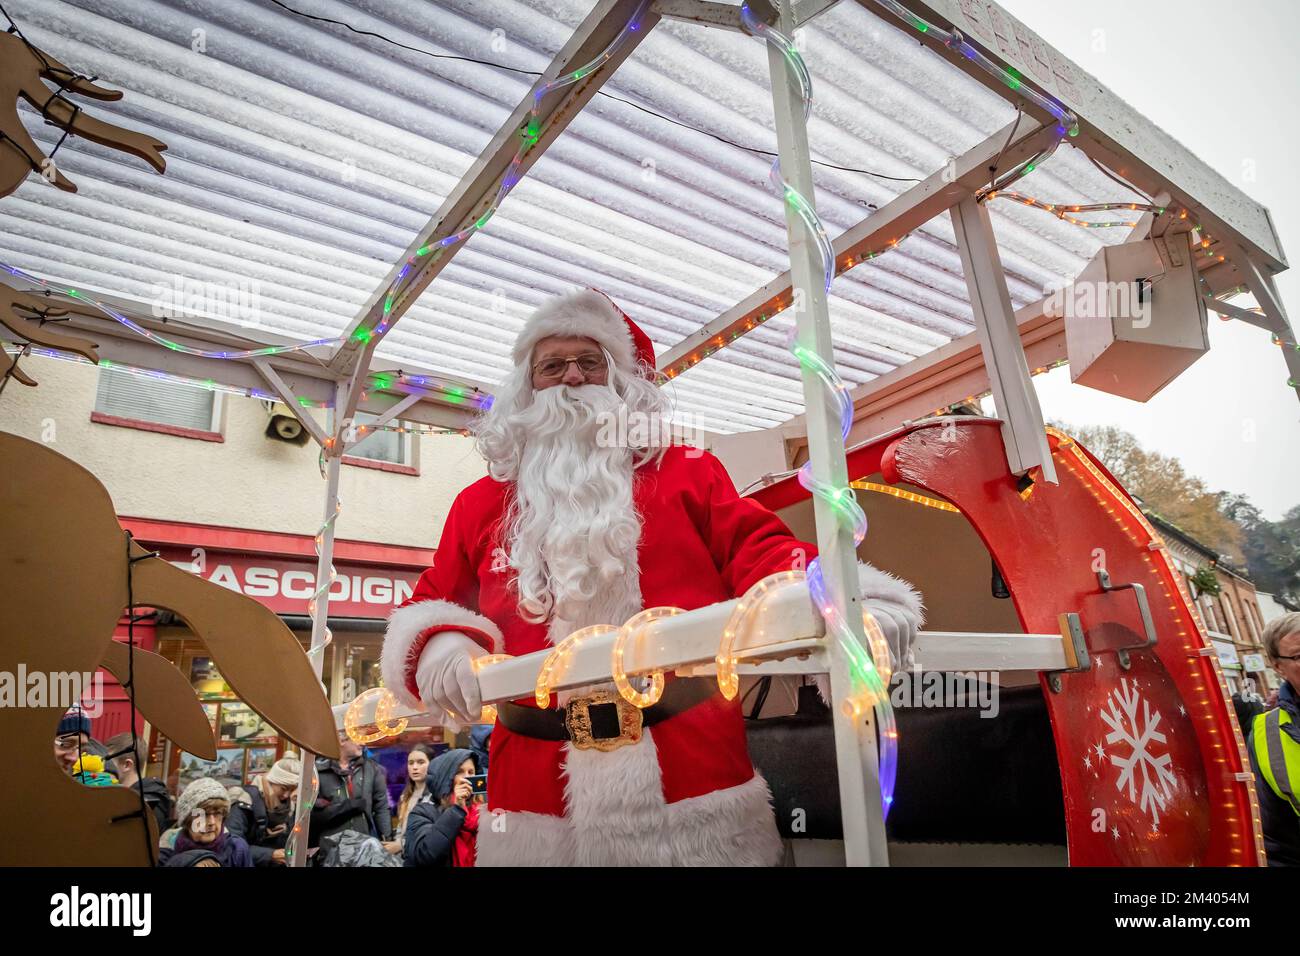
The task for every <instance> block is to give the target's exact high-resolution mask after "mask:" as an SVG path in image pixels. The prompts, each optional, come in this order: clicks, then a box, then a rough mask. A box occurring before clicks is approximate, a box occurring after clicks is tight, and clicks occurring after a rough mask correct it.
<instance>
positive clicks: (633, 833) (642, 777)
mask: <svg viewBox="0 0 1300 956" xmlns="http://www.w3.org/2000/svg"><path fill="white" fill-rule="evenodd" d="M564 749H565V761H564V773H565V776H566V777H567V778H568V779H567V781H566V783H565V786H564V805H565V809H566V812H567V815H568V817H569V819H570V820H571V821H572V823H573V832H574V838H575V841H576V844H577V845H576V847H575V850H576V853H575V862H576V863H577V865H578V866H671V865H672V862H673V860H672V851H671V847H670V844H669V841H668V834H667V833H665V832H664V830H665V824H666V822H667V804H666V802H665V801H664V788H663V776H662V774H661V773H660V770H659V752H658V750H656V749H655V742H654V737H653V732H652V731H651V732H647V733H645V734H643V735H642V737H641V739H640V740H639V741H637V742H636V743H635V744H631V745H630V746H627V747H620V748H619V749H618V750H613V751H610V752H609V753H602V752H601V751H599V750H578V749H577V748H575V747H574V746H573V745H572V744H565V747H564Z"/></svg>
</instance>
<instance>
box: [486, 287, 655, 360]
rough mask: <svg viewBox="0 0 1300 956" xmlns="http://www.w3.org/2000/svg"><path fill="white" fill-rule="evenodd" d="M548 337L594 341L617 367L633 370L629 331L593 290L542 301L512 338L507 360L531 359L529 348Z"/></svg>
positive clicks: (609, 305)
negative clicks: (513, 339) (571, 337)
mask: <svg viewBox="0 0 1300 956" xmlns="http://www.w3.org/2000/svg"><path fill="white" fill-rule="evenodd" d="M552 335H581V336H585V337H586V338H589V339H594V340H595V341H596V342H598V343H599V344H600V345H601V346H603V347H604V348H605V350H606V351H608V352H609V354H610V355H611V356H613V358H614V364H615V365H617V366H618V367H619V368H622V369H625V370H628V371H631V370H632V369H635V368H636V345H635V343H633V341H632V331H631V329H629V328H628V327H627V323H626V322H624V321H623V316H621V315H619V313H618V309H616V308H615V307H614V305H613V304H612V303H610V301H609V300H608V299H607V298H605V297H604V296H603V295H601V294H600V293H599V292H596V291H595V290H593V289H582V290H580V291H577V292H570V293H568V294H567V295H558V296H555V297H554V298H551V299H548V300H547V301H546V302H544V303H543V304H542V305H541V306H540V307H539V308H538V309H537V310H536V311H535V312H533V314H532V315H530V316H529V317H528V320H527V321H526V322H525V323H524V327H523V330H522V331H521V332H520V333H519V337H518V338H517V339H515V347H514V350H513V352H512V353H511V359H512V360H513V361H514V363H515V365H524V364H527V363H529V362H530V361H531V360H532V355H533V348H534V346H536V345H537V343H538V342H540V341H541V340H542V339H544V338H548V337H549V336H552Z"/></svg>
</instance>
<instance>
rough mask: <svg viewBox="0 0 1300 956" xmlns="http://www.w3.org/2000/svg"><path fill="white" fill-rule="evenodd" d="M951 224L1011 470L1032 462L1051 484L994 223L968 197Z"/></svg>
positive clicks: (1040, 418)
mask: <svg viewBox="0 0 1300 956" xmlns="http://www.w3.org/2000/svg"><path fill="white" fill-rule="evenodd" d="M951 215H952V227H953V231H954V232H955V233H956V235H957V248H958V249H959V250H960V251H961V268H962V272H963V273H964V274H965V276H966V288H967V289H968V290H969V291H970V304H971V308H972V309H973V310H974V312H975V330H976V331H977V332H978V333H979V340H980V348H981V350H982V351H983V352H984V367H985V368H986V369H987V370H988V374H989V388H990V389H991V390H992V392H993V404H994V406H995V407H996V408H997V412H998V417H999V418H1001V419H1002V444H1003V446H1004V447H1005V448H1006V453H1007V464H1008V466H1010V468H1011V470H1012V472H1014V473H1015V474H1017V475H1023V474H1024V473H1025V472H1027V471H1029V469H1031V468H1033V467H1035V466H1037V467H1040V468H1041V469H1042V472H1041V474H1042V480H1043V481H1046V482H1049V483H1050V484H1053V485H1054V484H1056V465H1055V464H1054V463H1053V461H1052V451H1051V448H1050V447H1049V446H1048V444H1047V431H1046V429H1045V428H1044V425H1043V411H1042V409H1041V408H1040V407H1039V405H1038V393H1037V392H1035V391H1034V383H1033V380H1032V379H1031V378H1030V377H1029V365H1028V363H1027V362H1026V361H1025V350H1024V348H1023V347H1022V346H1021V343H1020V330H1019V328H1018V327H1017V326H1016V313H1015V310H1014V309H1012V308H1011V293H1009V292H1008V291H1007V277H1006V275H1005V273H1004V272H1003V270H1002V259H1001V257H1000V256H999V255H998V243H997V238H996V237H995V236H994V234H993V223H992V221H991V220H990V219H989V211H988V210H987V209H986V208H985V207H984V204H983V203H979V202H976V201H975V198H974V197H973V196H967V197H966V198H965V199H963V200H962V201H961V202H959V203H958V204H957V205H955V206H953V207H952V210H951Z"/></svg>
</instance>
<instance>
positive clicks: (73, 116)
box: [0, 33, 167, 197]
mask: <svg viewBox="0 0 1300 956" xmlns="http://www.w3.org/2000/svg"><path fill="white" fill-rule="evenodd" d="M46 80H48V81H49V82H51V83H53V84H55V86H56V89H50V88H49V87H48V86H46V85H45V82H44V81H46ZM64 90H67V91H69V92H72V93H80V94H81V95H83V96H89V97H93V98H94V99H97V100H104V101H106V102H107V101H112V100H120V99H121V98H122V93H121V91H120V90H110V89H108V88H107V87H103V86H100V85H98V84H97V83H95V82H94V81H93V80H91V79H89V78H88V77H84V76H81V75H80V74H78V73H77V72H75V71H74V70H69V69H68V68H67V67H66V66H64V65H63V64H62V63H60V62H59V61H58V60H56V59H54V57H52V56H50V55H49V54H48V53H46V52H44V51H43V50H39V49H37V48H36V47H34V46H32V45H31V44H30V43H28V42H27V41H26V40H25V39H23V38H22V37H20V36H17V35H15V34H13V33H0V134H2V135H3V139H4V142H3V143H0V197H4V196H8V195H9V194H10V193H11V192H13V191H14V190H15V189H17V188H18V187H19V185H21V184H22V181H23V180H24V179H26V178H27V174H28V173H31V172H36V173H38V174H40V175H42V176H44V177H45V178H46V179H47V180H48V181H49V182H51V183H53V184H54V185H55V186H58V187H59V188H60V189H63V190H66V191H67V192H73V193H74V192H76V191H77V187H76V186H75V185H74V184H73V183H72V181H71V180H70V179H68V178H67V177H66V176H64V175H63V173H62V171H60V170H59V168H58V167H57V166H56V165H55V164H54V162H53V160H51V159H50V157H48V156H46V155H45V153H43V152H42V151H41V148H40V147H39V146H37V145H36V141H35V140H34V139H32V137H31V134H30V133H28V132H27V129H26V127H24V126H23V124H22V120H21V119H20V118H19V116H18V98H19V97H22V98H23V99H24V100H26V101H27V102H28V103H30V104H31V105H32V106H33V107H35V108H36V109H37V110H39V111H40V113H41V115H42V116H43V117H45V119H46V121H47V122H49V123H51V124H53V125H54V126H57V127H58V128H59V129H62V130H63V131H64V134H65V135H75V136H84V137H85V138H86V139H88V140H91V141H92V142H95V143H99V145H101V146H108V147H110V148H111V149H120V150H122V151H123V152H126V153H130V154H132V155H133V156H138V157H140V158H141V159H143V160H144V161H145V162H146V163H148V164H149V165H150V166H152V167H153V168H154V169H156V170H158V172H160V173H161V172H162V171H163V170H164V169H165V168H166V166H167V163H166V161H165V160H164V159H163V157H162V151H163V150H165V149H166V148H167V146H166V144H165V143H162V142H160V141H159V140H156V139H154V138H153V137H151V136H146V135H144V134H143V133H137V132H134V131H132V130H129V129H123V128H122V127H120V126H113V125H112V124H111V123H105V122H104V121H103V120H98V119H95V118H94V117H93V116H89V115H87V114H86V113H85V112H84V111H83V110H82V109H81V107H80V106H78V105H76V104H75V103H72V102H71V101H69V100H66V99H64V98H63V96H62V95H61V94H62V93H63V91H64Z"/></svg>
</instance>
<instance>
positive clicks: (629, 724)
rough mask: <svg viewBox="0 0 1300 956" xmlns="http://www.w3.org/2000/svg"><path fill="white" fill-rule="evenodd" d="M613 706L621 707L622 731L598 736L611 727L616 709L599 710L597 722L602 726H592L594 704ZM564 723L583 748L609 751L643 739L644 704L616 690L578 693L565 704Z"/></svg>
mask: <svg viewBox="0 0 1300 956" xmlns="http://www.w3.org/2000/svg"><path fill="white" fill-rule="evenodd" d="M610 706H613V707H615V708H617V710H616V712H614V713H616V714H617V719H618V735H617V736H610V735H608V733H606V735H604V736H600V737H597V736H595V733H596V732H598V731H601V730H604V731H606V732H607V731H608V730H610V729H611V728H610V719H609V718H610V717H611V716H614V713H611V712H608V711H607V712H606V713H603V714H602V713H601V712H600V711H597V714H596V722H597V724H599V725H600V726H598V727H593V726H592V713H591V708H592V707H601V708H607V707H610ZM564 726H565V727H566V728H568V731H569V739H570V740H571V741H572V742H573V746H575V747H577V748H578V749H579V750H602V751H605V752H609V751H611V750H617V749H618V748H619V747H623V746H626V745H627V744H634V743H636V742H637V741H638V740H640V739H641V727H642V718H641V708H639V707H637V706H636V705H635V704H632V703H629V702H628V701H626V700H624V699H623V698H622V696H621V695H619V694H613V693H610V692H609V691H597V692H596V693H594V694H587V695H586V696H583V697H574V698H571V699H570V700H569V702H568V703H567V704H565V705H564Z"/></svg>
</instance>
